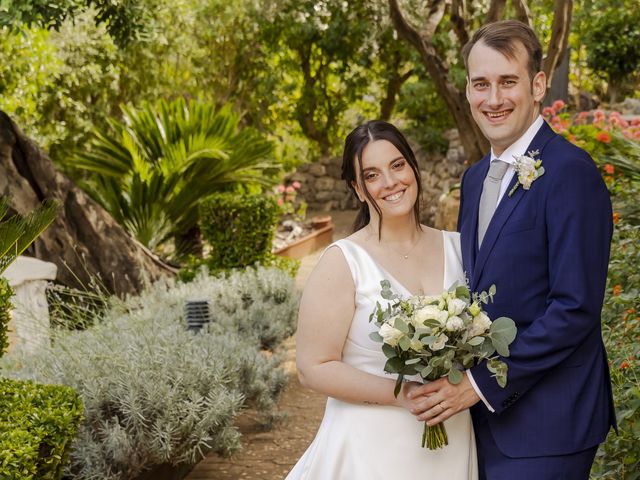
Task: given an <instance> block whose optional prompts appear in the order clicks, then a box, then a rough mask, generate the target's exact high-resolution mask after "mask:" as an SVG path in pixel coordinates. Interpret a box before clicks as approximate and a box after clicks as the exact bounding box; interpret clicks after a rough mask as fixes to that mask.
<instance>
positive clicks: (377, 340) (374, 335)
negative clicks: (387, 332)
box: [369, 332, 384, 343]
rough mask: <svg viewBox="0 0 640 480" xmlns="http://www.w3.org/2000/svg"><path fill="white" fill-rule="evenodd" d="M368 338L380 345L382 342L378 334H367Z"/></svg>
mask: <svg viewBox="0 0 640 480" xmlns="http://www.w3.org/2000/svg"><path fill="white" fill-rule="evenodd" d="M369 338H370V339H371V340H373V341H374V342H378V343H382V342H383V341H384V338H382V335H380V334H379V333H378V332H371V333H370V334H369Z"/></svg>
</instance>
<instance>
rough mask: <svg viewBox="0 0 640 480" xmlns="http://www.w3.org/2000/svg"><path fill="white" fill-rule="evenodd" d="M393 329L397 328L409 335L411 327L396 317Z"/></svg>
mask: <svg viewBox="0 0 640 480" xmlns="http://www.w3.org/2000/svg"><path fill="white" fill-rule="evenodd" d="M393 327H394V328H397V329H398V330H400V331H401V332H402V333H409V325H408V324H407V322H405V321H404V320H403V319H402V318H400V317H396V319H395V320H394V322H393Z"/></svg>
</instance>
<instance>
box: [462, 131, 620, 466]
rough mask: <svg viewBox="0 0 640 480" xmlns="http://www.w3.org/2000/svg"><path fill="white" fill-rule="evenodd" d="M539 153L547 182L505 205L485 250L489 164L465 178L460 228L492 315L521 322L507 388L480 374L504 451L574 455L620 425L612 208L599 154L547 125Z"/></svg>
mask: <svg viewBox="0 0 640 480" xmlns="http://www.w3.org/2000/svg"><path fill="white" fill-rule="evenodd" d="M533 150H539V155H538V156H537V157H536V158H539V159H541V160H542V165H543V167H544V169H545V173H544V175H543V176H541V177H539V178H538V179H537V180H535V181H534V182H533V184H532V186H531V188H530V189H529V190H524V189H523V188H522V187H519V188H518V190H517V191H516V192H515V193H514V194H513V196H511V197H509V196H508V192H509V191H510V190H511V187H512V186H513V185H514V184H515V182H516V179H517V175H514V179H513V180H512V182H511V185H510V186H509V189H508V190H507V193H505V195H504V196H503V197H502V199H501V201H500V203H499V204H498V207H497V209H496V211H495V213H494V216H493V218H492V220H491V223H490V224H489V227H488V229H487V232H486V235H485V238H484V241H483V243H482V246H481V248H480V250H478V247H477V230H478V205H479V203H480V195H481V193H482V184H483V181H484V178H485V176H486V174H487V171H488V168H489V161H490V156H489V155H488V156H486V157H485V158H483V159H482V160H481V161H480V162H478V163H477V164H475V165H473V166H471V167H470V168H469V169H468V170H467V171H466V172H465V174H464V176H463V181H462V191H461V203H460V215H459V218H458V227H459V230H460V233H461V242H462V258H463V264H464V269H465V272H466V275H467V277H468V279H469V282H470V287H471V290H472V291H477V292H480V291H488V290H489V287H490V286H491V285H492V284H495V286H496V288H497V293H496V295H495V297H494V302H493V303H490V304H488V305H486V311H487V313H488V314H489V316H490V317H491V318H497V317H499V316H507V317H510V318H512V319H513V320H514V321H515V322H516V325H517V328H518V335H517V337H516V339H515V341H514V343H512V344H511V347H510V350H511V355H510V357H509V358H506V359H504V360H505V361H506V363H507V364H508V366H509V373H508V380H507V386H506V388H501V387H500V386H498V384H497V383H496V381H495V378H492V377H491V373H490V372H489V371H488V370H487V368H486V364H485V363H480V364H479V365H477V366H475V367H474V368H472V370H471V372H472V375H473V378H474V380H475V381H476V383H477V385H478V387H479V389H480V390H481V391H482V393H483V395H484V396H485V398H486V399H487V401H488V402H489V403H490V404H491V406H492V407H493V408H494V409H495V413H491V412H489V410H488V409H487V408H486V407H485V406H484V404H483V403H482V402H480V403H479V404H477V405H475V406H474V407H473V408H472V415H473V416H474V419H475V420H478V418H479V416H481V415H484V416H486V417H487V421H488V424H489V428H490V429H491V433H492V435H493V437H494V439H495V442H496V444H497V446H498V448H499V449H500V450H501V452H502V453H503V454H504V455H506V456H509V457H514V458H517V457H534V456H536V457H537V456H548V455H565V454H569V453H573V452H577V451H580V450H584V449H586V448H589V447H592V446H595V445H597V444H598V443H600V442H602V441H603V440H604V438H605V437H606V435H607V433H608V431H609V429H610V427H611V426H612V425H613V426H615V414H614V410H613V400H612V395H611V384H610V379H609V368H608V363H607V356H606V352H605V350H604V345H603V343H602V335H601V327H600V311H601V309H602V301H603V297H604V290H605V282H606V277H607V267H608V261H609V249H610V243H611V234H612V211H611V201H610V199H609V194H608V191H607V188H606V186H605V184H604V182H603V180H602V177H601V175H600V173H599V172H598V170H597V168H596V166H595V164H594V162H593V160H592V159H591V157H589V155H588V154H587V153H586V152H584V151H583V150H581V149H579V148H578V147H576V146H574V145H572V144H571V143H569V142H567V141H566V140H565V139H564V138H562V137H561V136H559V135H557V134H556V133H554V132H553V131H552V130H551V128H550V127H549V126H548V125H547V124H546V123H544V125H543V126H542V127H541V128H540V130H539V131H538V133H537V134H536V136H535V138H534V140H533V141H532V143H531V145H530V146H529V148H528V149H527V152H529V151H533Z"/></svg>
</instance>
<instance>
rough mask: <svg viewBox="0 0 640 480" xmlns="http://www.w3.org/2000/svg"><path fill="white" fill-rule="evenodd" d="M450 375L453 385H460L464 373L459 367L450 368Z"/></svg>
mask: <svg viewBox="0 0 640 480" xmlns="http://www.w3.org/2000/svg"><path fill="white" fill-rule="evenodd" d="M448 377H449V383H451V384H452V385H458V384H459V383H460V382H461V381H462V378H463V374H462V372H461V371H460V370H458V369H457V368H452V369H451V370H449V375H448Z"/></svg>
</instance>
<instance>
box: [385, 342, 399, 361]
mask: <svg viewBox="0 0 640 480" xmlns="http://www.w3.org/2000/svg"><path fill="white" fill-rule="evenodd" d="M382 353H384V355H385V356H386V357H387V358H393V357H397V356H398V352H396V349H395V348H394V347H392V346H391V345H389V344H386V343H383V344H382Z"/></svg>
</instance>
